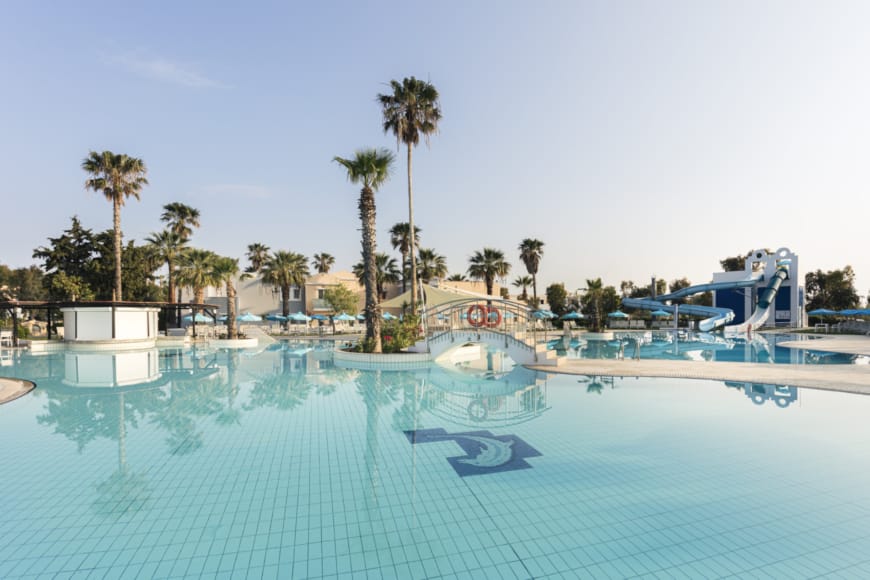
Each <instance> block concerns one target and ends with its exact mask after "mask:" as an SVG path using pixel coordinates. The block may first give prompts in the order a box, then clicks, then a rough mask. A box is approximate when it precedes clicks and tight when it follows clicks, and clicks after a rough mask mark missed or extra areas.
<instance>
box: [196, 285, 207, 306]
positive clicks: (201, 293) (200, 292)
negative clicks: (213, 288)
mask: <svg viewBox="0 0 870 580" xmlns="http://www.w3.org/2000/svg"><path fill="white" fill-rule="evenodd" d="M193 301H194V302H196V303H197V304H202V303H203V302H205V288H196V289H195V290H194V292H193Z"/></svg>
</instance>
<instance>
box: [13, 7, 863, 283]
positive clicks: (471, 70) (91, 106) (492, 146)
mask: <svg viewBox="0 0 870 580" xmlns="http://www.w3.org/2000/svg"><path fill="white" fill-rule="evenodd" d="M3 4H4V6H3V18H2V21H0V53H2V54H3V57H2V58H0V75H2V87H3V88H2V90H0V198H2V202H3V206H2V207H3V209H2V216H3V217H2V221H0V262H2V263H5V264H7V265H10V266H13V267H18V266H26V265H29V264H31V263H33V260H32V258H31V254H32V251H33V249H34V248H35V247H37V246H41V245H44V244H45V243H46V241H47V238H48V237H49V236H57V235H59V234H60V233H61V231H62V230H63V229H65V228H66V227H68V225H69V220H70V217H71V216H72V215H74V214H77V215H78V216H79V217H80V219H81V220H82V222H83V223H84V225H85V226H86V227H89V228H92V229H94V230H95V231H100V230H103V229H108V228H110V227H111V225H112V221H111V218H112V212H111V205H110V204H109V203H108V202H107V201H106V200H105V199H104V198H103V197H102V196H100V195H97V194H95V193H93V192H88V191H85V189H84V186H83V184H84V180H85V178H86V176H85V174H84V172H83V171H82V170H81V162H82V160H83V159H84V158H85V157H86V156H87V154H88V151H90V150H98V151H102V150H104V149H108V150H111V151H114V152H116V153H126V154H128V155H133V156H136V157H141V158H142V159H143V160H144V161H145V162H146V164H147V166H148V169H149V173H148V177H149V179H150V182H151V185H150V186H148V187H147V188H146V189H145V190H144V192H143V194H142V200H141V201H139V202H137V201H135V200H130V201H129V202H128V203H127V205H126V206H125V207H124V209H123V213H122V226H123V229H124V232H125V236H126V238H127V239H129V238H134V239H136V240H137V241H141V240H142V239H143V238H144V237H145V236H147V235H148V234H149V233H150V232H153V231H157V230H159V229H161V227H162V224H161V223H160V222H159V215H160V212H161V207H162V205H163V204H165V203H169V202H173V201H180V202H184V203H187V204H190V205H192V206H194V207H196V208H198V209H199V210H200V211H201V213H202V228H201V229H200V230H198V231H197V232H196V233H195V235H194V238H193V244H194V245H196V246H198V247H204V248H207V249H211V250H214V251H216V252H218V253H220V254H223V255H228V256H232V257H237V258H240V260H241V262H242V263H243V264H245V263H246V261H245V260H244V252H245V249H246V246H247V245H248V244H250V243H252V242H262V243H265V244H267V245H269V246H270V247H271V248H272V249H288V250H293V251H297V252H302V253H304V254H306V255H307V256H309V257H310V256H311V255H312V254H314V253H316V252H329V253H331V254H333V255H334V256H335V257H336V259H337V263H336V266H337V268H340V269H349V268H350V266H351V265H352V264H353V263H355V262H356V261H358V259H359V249H360V245H359V231H358V229H359V219H358V216H357V209H356V201H357V197H358V193H359V192H358V188H357V187H356V186H354V185H352V184H350V183H348V182H347V181H346V179H345V174H344V172H343V170H342V168H341V167H339V166H338V165H337V164H335V163H332V162H331V159H332V158H333V157H334V156H336V155H339V156H342V157H348V156H351V155H352V154H353V151H354V150H355V149H356V148H360V147H371V146H379V147H389V148H391V149H392V150H393V151H396V143H395V139H394V138H392V137H391V136H388V135H384V134H383V131H382V129H381V113H380V109H379V107H378V105H377V104H376V102H375V96H376V95H377V93H379V92H385V91H387V88H388V87H387V86H386V83H388V82H389V81H390V79H401V78H402V77H405V76H411V75H414V76H417V77H418V78H423V79H428V80H429V81H431V82H432V83H433V84H434V85H435V86H436V87H437V88H438V90H439V91H440V93H441V104H442V108H443V115H444V117H443V121H442V123H441V126H440V129H441V130H440V134H438V135H436V136H434V137H433V138H432V139H431V146H430V147H429V148H427V147H425V146H421V147H419V148H418V149H417V150H416V151H415V154H414V160H415V166H414V178H415V179H414V185H415V216H416V218H415V219H416V222H417V224H418V225H419V226H420V227H422V229H423V233H422V245H423V246H425V247H433V248H435V249H436V250H437V251H438V252H439V253H441V254H444V255H445V256H446V257H447V262H448V266H449V269H450V272H451V273H453V272H465V270H466V268H467V267H468V257H469V256H470V255H471V254H472V253H473V252H474V251H475V250H478V249H481V248H483V247H484V246H491V247H495V248H499V249H501V250H503V251H504V252H505V254H506V255H507V257H508V259H509V261H511V262H512V263H513V265H514V268H513V271H512V272H511V275H510V277H509V279H510V280H513V279H514V278H515V277H516V276H517V275H520V274H524V273H525V269H524V268H523V267H522V264H521V262H520V261H519V258H518V256H517V251H516V247H517V245H518V244H519V242H520V241H521V240H522V239H523V238H526V237H534V238H539V239H541V240H543V241H544V242H545V243H546V246H545V255H544V259H543V261H542V263H541V269H540V273H539V280H540V282H539V288H540V289H541V291H543V288H544V287H545V286H546V285H547V284H549V283H550V282H564V283H565V285H566V287H567V288H568V290H569V291H573V290H574V289H576V288H580V287H583V286H585V279H586V278H591V277H598V276H601V277H602V278H603V280H604V282H605V283H606V284H613V285H615V286H617V287H618V286H619V283H620V281H621V280H626V279H632V280H634V281H636V282H644V283H645V282H647V281H648V280H649V278H650V276H652V275H657V276H659V277H663V278H665V279H667V280H672V279H674V278H678V277H683V276H686V277H688V278H689V279H690V280H691V281H693V282H704V281H708V280H709V279H710V277H711V273H712V272H714V271H716V270H718V262H719V260H720V259H721V258H724V257H726V256H732V255H735V254H737V253H743V252H746V251H748V250H750V249H752V248H755V247H767V248H770V249H777V248H780V247H789V248H791V249H792V250H793V251H795V252H797V253H798V254H799V255H800V259H801V266H802V270H803V272H802V274H803V273H805V272H807V271H809V270H815V269H823V270H829V269H834V268H841V267H843V266H845V265H846V264H851V265H852V267H853V268H854V269H855V270H856V272H857V288H858V292H859V294H861V295H866V294H867V292H868V289H870V252H868V251H867V245H868V237H867V236H866V235H865V231H866V223H867V215H868V209H870V208H868V205H870V204H868V201H867V185H868V183H870V163H868V158H870V79H868V76H870V35H868V34H867V23H868V22H870V3H867V2H862V1H855V2H840V1H819V2H796V1H767V2H765V1H759V0H753V1H727V2H726V1H721V2H713V1H711V2H697V1H694V0H686V1H667V2H665V1H659V2H641V1H634V2H628V1H626V2H618V1H616V2H612V1H601V2H582V1H577V0H571V1H565V2H551V1H544V2H521V1H492V2H483V1H480V2H467V3H466V2H443V3H432V2H427V3H414V2H408V1H407V0H406V1H401V2H352V1H349V2H346V3H335V2H295V3H291V2H274V3H271V2H249V3H237V2H234V3H227V2H192V1H185V2H156V1H155V2H139V3H127V2H117V1H111V2H95V1H82V2H62V1H57V2H39V1H34V2H10V1H6V2H3ZM405 180H406V178H405V166H404V156H403V154H402V153H401V152H399V155H398V163H397V165H396V167H395V172H394V175H393V177H392V179H391V181H390V182H389V183H387V184H386V185H385V186H384V187H383V188H382V190H381V191H380V192H378V194H377V203H378V230H379V239H378V241H379V249H381V250H386V251H390V252H392V250H391V248H390V247H389V237H388V235H387V230H388V229H389V228H390V226H391V225H392V224H394V223H396V222H398V221H406V220H407V191H406V185H405V184H406V181H405Z"/></svg>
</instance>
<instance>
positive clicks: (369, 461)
mask: <svg viewBox="0 0 870 580" xmlns="http://www.w3.org/2000/svg"><path fill="white" fill-rule="evenodd" d="M397 374H398V373H393V372H388V371H369V372H366V373H362V374H360V375H359V376H358V377H357V379H356V384H357V393H359V395H360V396H361V397H362V399H363V403H365V406H366V452H365V463H366V474H367V475H368V480H369V493H368V494H367V495H366V503H367V506H369V507H376V506H377V504H378V488H379V487H380V470H379V467H378V423H379V421H380V409H381V407H383V406H385V405H391V404H392V403H394V402H396V400H397V399H398V396H397V393H396V385H397V383H396V381H397V379H398V377H396V376H395V375H397Z"/></svg>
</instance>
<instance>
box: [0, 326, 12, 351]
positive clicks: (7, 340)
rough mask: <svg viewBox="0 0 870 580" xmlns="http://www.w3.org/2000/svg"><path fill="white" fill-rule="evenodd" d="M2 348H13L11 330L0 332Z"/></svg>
mask: <svg viewBox="0 0 870 580" xmlns="http://www.w3.org/2000/svg"><path fill="white" fill-rule="evenodd" d="M0 346H8V347H12V346H13V341H12V331H11V330H0Z"/></svg>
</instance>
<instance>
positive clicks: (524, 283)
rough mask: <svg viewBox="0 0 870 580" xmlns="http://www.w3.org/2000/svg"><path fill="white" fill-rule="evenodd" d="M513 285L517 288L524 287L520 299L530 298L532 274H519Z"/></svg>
mask: <svg viewBox="0 0 870 580" xmlns="http://www.w3.org/2000/svg"><path fill="white" fill-rule="evenodd" d="M513 285H514V286H515V287H516V288H522V289H523V293H522V294H520V300H528V299H529V293H528V289H529V286H531V285H532V278H531V277H530V276H517V278H516V280H514V281H513Z"/></svg>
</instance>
